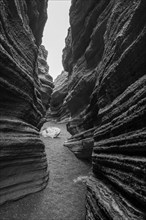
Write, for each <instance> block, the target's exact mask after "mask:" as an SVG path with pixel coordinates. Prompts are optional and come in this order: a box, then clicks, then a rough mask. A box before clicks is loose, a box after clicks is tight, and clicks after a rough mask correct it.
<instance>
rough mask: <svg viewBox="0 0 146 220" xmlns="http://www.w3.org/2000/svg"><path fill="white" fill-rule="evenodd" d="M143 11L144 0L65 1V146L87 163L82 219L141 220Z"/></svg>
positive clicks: (145, 167)
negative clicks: (67, 38)
mask: <svg viewBox="0 0 146 220" xmlns="http://www.w3.org/2000/svg"><path fill="white" fill-rule="evenodd" d="M145 10H146V2H145V0H136V1H135V0H132V1H128V0H124V1H123V0H117V1H115V0H103V1H101V0H100V1H96V0H91V1H90V2H89V1H87V0H86V1H83V0H80V1H75V0H73V1H72V6H71V10H70V23H71V28H70V35H71V37H70V41H71V42H70V41H68V42H69V43H68V44H67V47H66V48H69V49H68V50H67V49H65V50H64V52H65V55H64V59H63V62H65V63H64V68H65V70H67V71H68V72H69V80H68V88H69V90H68V95H67V97H66V102H67V105H68V108H69V109H70V112H71V116H72V119H71V120H70V122H69V123H68V125H67V129H68V131H69V132H70V133H71V134H72V137H71V138H70V139H69V140H68V141H67V142H66V143H65V146H68V147H69V148H70V149H71V150H72V151H73V152H74V153H75V154H76V155H77V156H78V157H80V158H91V159H92V164H93V176H92V177H91V178H90V179H89V181H88V182H87V189H88V192H87V204H86V208H87V213H86V220H95V219H123V220H125V219H137V220H139V219H141V220H144V219H145V217H146V211H145V204H146V180H145V177H146V157H145V155H146V148H145V146H146V126H145V121H146V74H145V70H146V50H145V48H146V13H145ZM68 45H69V46H68ZM67 51H68V52H67ZM70 54H72V55H71V57H72V58H71V57H70Z"/></svg>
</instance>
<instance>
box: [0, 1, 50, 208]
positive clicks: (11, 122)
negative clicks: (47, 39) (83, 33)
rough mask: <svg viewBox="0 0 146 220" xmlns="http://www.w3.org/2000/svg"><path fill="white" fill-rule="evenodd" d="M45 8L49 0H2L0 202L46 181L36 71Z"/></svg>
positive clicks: (0, 36)
mask: <svg viewBox="0 0 146 220" xmlns="http://www.w3.org/2000/svg"><path fill="white" fill-rule="evenodd" d="M46 9H47V0H31V1H28V0H21V1H17V0H16V1H14V0H11V1H9V0H1V1H0V94H1V95H0V204H3V203H4V202H6V201H9V200H14V199H18V198H20V197H22V196H24V195H27V194H29V193H33V192H36V191H39V190H41V189H43V188H44V187H45V186H46V184H47V180H48V171H47V161H46V155H45V151H44V144H43V143H42V141H41V140H40V138H39V127H40V126H41V124H40V120H41V118H42V117H43V115H44V114H45V108H44V106H43V104H42V97H41V90H40V86H41V85H40V81H39V79H38V74H37V73H38V66H37V56H38V48H39V45H40V44H41V37H42V31H43V28H44V24H45V21H46V19H47V14H46Z"/></svg>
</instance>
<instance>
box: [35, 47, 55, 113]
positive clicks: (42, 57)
mask: <svg viewBox="0 0 146 220" xmlns="http://www.w3.org/2000/svg"><path fill="white" fill-rule="evenodd" d="M47 56H48V51H47V50H46V49H45V47H44V46H43V45H41V46H40V47H39V54H38V76H39V79H40V82H41V87H40V89H41V96H42V103H43V105H44V107H45V108H46V110H47V109H48V108H49V105H50V100H51V94H52V91H53V87H54V84H53V78H52V76H51V75H50V74H49V66H48V64H47Z"/></svg>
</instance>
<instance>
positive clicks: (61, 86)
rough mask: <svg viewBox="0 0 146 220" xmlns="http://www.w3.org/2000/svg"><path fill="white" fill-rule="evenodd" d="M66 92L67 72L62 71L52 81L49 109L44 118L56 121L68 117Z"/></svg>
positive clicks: (61, 120)
mask: <svg viewBox="0 0 146 220" xmlns="http://www.w3.org/2000/svg"><path fill="white" fill-rule="evenodd" d="M67 93H68V72H66V71H62V73H61V74H60V75H58V76H57V78H56V79H55V81H54V89H53V93H52V96H51V102H50V109H49V111H48V113H47V116H46V118H47V119H48V118H50V117H51V119H54V120H56V121H60V122H63V121H64V122H65V121H68V119H69V117H70V113H69V110H68V108H67V105H66V101H65V97H66V95H67Z"/></svg>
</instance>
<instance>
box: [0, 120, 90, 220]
mask: <svg viewBox="0 0 146 220" xmlns="http://www.w3.org/2000/svg"><path fill="white" fill-rule="evenodd" d="M44 126H45V127H46V126H57V127H59V128H60V129H61V134H60V137H58V138H55V139H51V138H42V140H43V142H44V143H45V146H46V153H47V158H48V166H49V171H50V179H49V182H48V186H47V188H46V189H45V190H43V191H41V192H39V193H35V194H32V195H29V196H27V197H25V198H23V199H20V200H18V201H15V202H11V203H8V204H5V205H3V206H2V207H1V208H0V220H84V219H85V194H86V187H85V185H84V184H83V183H81V182H76V181H75V180H76V179H77V178H78V177H79V176H86V175H88V173H89V172H90V168H91V165H89V164H88V163H84V162H83V161H81V160H78V159H77V158H76V157H75V156H74V154H73V153H71V152H70V151H69V150H68V149H67V148H65V147H64V146H63V143H64V141H65V140H66V138H67V137H69V133H67V131H66V127H65V124H54V123H53V122H48V123H46V124H45V125H44Z"/></svg>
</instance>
